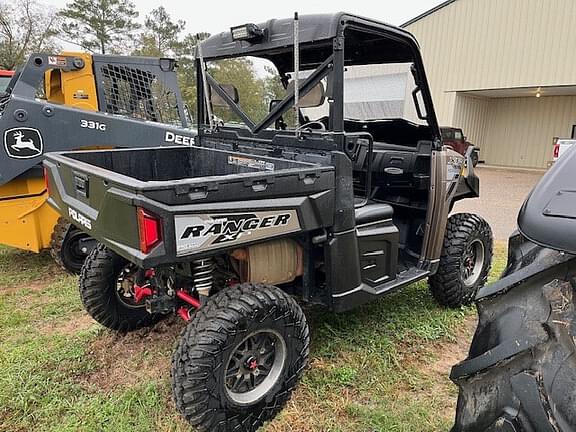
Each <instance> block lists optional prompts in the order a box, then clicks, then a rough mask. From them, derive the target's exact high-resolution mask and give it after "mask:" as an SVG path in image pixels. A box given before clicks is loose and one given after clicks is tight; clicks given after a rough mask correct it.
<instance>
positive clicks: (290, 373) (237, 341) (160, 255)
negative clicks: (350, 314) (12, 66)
mask: <svg viewBox="0 0 576 432" xmlns="http://www.w3.org/2000/svg"><path fill="white" fill-rule="evenodd" d="M196 67H197V77H198V81H197V88H198V95H197V96H198V97H197V100H198V123H199V126H198V127H199V129H198V137H197V139H196V141H195V144H194V145H193V146H191V147H188V148H185V147H181V148H157V149H136V150H130V149H128V150H107V151H96V152H67V153H59V154H50V155H49V156H48V157H47V159H46V161H45V167H46V170H47V173H48V182H49V185H50V191H51V192H50V193H51V195H50V203H51V204H52V205H53V206H54V208H56V209H57V210H58V211H59V212H60V213H61V214H63V215H65V216H67V215H69V214H70V213H69V212H76V213H73V214H77V215H82V217H83V218H85V221H86V223H84V224H83V225H82V226H80V228H81V229H82V230H83V231H85V232H86V233H88V234H89V235H91V236H93V237H94V238H96V239H97V240H98V241H99V242H101V245H100V246H98V247H97V248H96V249H95V250H94V251H93V252H92V253H91V255H90V256H89V258H88V259H87V261H86V263H85V264H84V269H83V272H82V276H81V281H80V287H81V288H80V291H81V295H82V299H83V301H84V304H85V306H86V309H87V310H88V312H89V313H90V314H91V315H92V316H93V317H94V318H95V319H96V320H98V321H99V322H100V323H102V324H103V325H105V326H107V327H109V328H112V329H116V330H122V331H125V330H133V329H136V328H139V327H142V326H147V325H151V324H153V323H154V322H156V321H157V320H159V319H161V318H162V317H163V316H165V315H166V314H169V313H174V312H176V313H178V314H179V315H180V316H181V317H182V318H184V319H185V320H187V321H189V322H190V324H189V325H188V327H187V329H186V331H185V332H184V333H183V334H182V338H181V340H180V343H179V346H178V348H177V350H176V353H175V355H174V357H173V359H174V360H173V361H174V364H173V389H174V397H175V400H176V405H177V407H178V409H179V410H180V411H181V413H182V414H183V416H184V417H185V418H186V419H187V420H188V421H189V422H190V423H191V424H193V425H194V426H195V427H197V428H199V429H200V430H205V431H208V430H210V431H212V430H222V431H227V430H237V429H242V430H255V429H257V428H258V427H259V426H260V425H262V424H263V422H265V421H266V420H268V419H270V418H272V417H273V416H274V415H275V414H276V413H277V412H278V411H279V410H280V409H281V408H282V406H283V405H284V404H285V402H286V400H287V399H288V397H289V396H290V393H291V392H292V390H293V389H294V386H295V384H296V382H297V381H298V380H299V378H300V377H301V375H302V373H303V372H304V370H305V367H306V364H307V360H308V346H309V341H310V339H309V329H308V325H307V323H306V319H305V317H304V315H303V313H302V310H301V309H300V306H299V305H298V303H296V301H295V299H298V300H300V301H301V302H305V303H312V304H317V305H321V306H324V307H326V308H329V309H331V310H334V311H345V310H348V309H351V308H353V307H355V306H358V305H361V304H363V303H366V302H370V301H374V300H377V299H379V298H380V297H382V296H384V295H385V294H388V293H390V292H393V291H394V290H396V289H399V288H401V287H404V286H406V285H409V284H411V283H413V282H416V281H419V280H422V279H425V278H429V280H430V286H431V289H432V294H433V295H434V296H435V297H436V299H438V301H439V302H440V303H442V304H444V305H448V306H459V305H461V304H466V303H469V302H470V301H471V300H472V298H473V297H474V294H475V292H476V291H477V290H478V288H479V287H481V286H482V285H483V284H484V283H485V281H486V278H487V275H488V270H489V268H490V262H491V256H492V237H491V230H490V227H489V226H488V225H487V224H486V222H484V221H483V220H482V219H481V218H480V217H478V216H476V215H472V214H457V215H454V216H451V217H448V215H449V212H450V209H451V208H452V205H453V204H454V202H455V201H456V200H459V199H463V198H467V197H476V196H478V193H479V184H478V178H477V177H476V176H475V175H474V171H473V164H472V163H471V162H470V160H469V161H468V164H466V163H465V158H464V157H463V156H462V155H460V154H458V153H456V152H454V151H452V150H449V149H446V148H443V147H442V145H441V138H440V131H439V128H438V124H437V120H436V115H435V113H434V107H433V104H432V100H431V98H430V90H429V87H428V83H427V81H426V74H425V71H424V67H423V64H422V58H421V56H420V52H419V49H418V45H417V42H416V40H415V39H414V38H413V37H412V36H411V35H410V34H409V33H407V32H406V31H404V30H402V29H399V28H395V27H392V26H389V25H385V24H382V23H379V22H376V21H373V20H369V19H365V18H360V17H357V16H353V15H349V14H344V13H340V14H335V15H310V16H303V17H300V18H298V17H296V18H295V19H294V20H292V19H283V20H270V21H268V22H267V24H261V25H255V24H248V25H242V26H238V27H235V28H233V29H232V30H231V31H226V32H224V33H221V34H218V35H215V36H212V37H210V38H209V39H207V40H205V41H204V42H202V43H201V44H200V45H199V47H198V51H197V55H196ZM226 68H234V70H242V71H245V72H246V71H248V73H250V72H251V73H252V78H251V79H252V80H253V81H252V82H256V83H258V82H260V83H261V84H262V81H259V80H263V84H264V87H265V88H266V92H265V93H260V95H261V99H256V100H255V98H254V94H255V88H262V87H258V86H254V85H250V82H248V81H249V80H248V79H247V78H246V73H243V74H240V73H238V74H233V75H232V76H230V74H223V73H221V72H222V71H223V70H226ZM257 70H265V71H267V74H268V75H267V76H266V77H261V76H260V74H259V73H258V72H257ZM218 76H228V77H229V79H231V80H232V81H219V80H218V79H217V77H218ZM234 77H237V81H236V82H234V81H233V80H234ZM467 157H468V159H470V154H468V155H467ZM86 191H89V192H88V193H86ZM198 308H200V310H201V312H198V313H196V310H197V309H198Z"/></svg>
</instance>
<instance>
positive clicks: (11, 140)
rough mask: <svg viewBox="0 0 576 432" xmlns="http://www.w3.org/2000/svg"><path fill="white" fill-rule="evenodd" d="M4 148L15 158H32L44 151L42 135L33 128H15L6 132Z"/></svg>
mask: <svg viewBox="0 0 576 432" xmlns="http://www.w3.org/2000/svg"><path fill="white" fill-rule="evenodd" d="M4 148H5V149H6V153H8V156H10V157H11V158H14V159H32V158H35V157H37V156H40V155H41V154H42V152H43V151H44V143H43V142H42V135H40V132H38V131H37V130H36V129H32V128H24V127H22V128H13V129H8V130H6V131H5V132H4Z"/></svg>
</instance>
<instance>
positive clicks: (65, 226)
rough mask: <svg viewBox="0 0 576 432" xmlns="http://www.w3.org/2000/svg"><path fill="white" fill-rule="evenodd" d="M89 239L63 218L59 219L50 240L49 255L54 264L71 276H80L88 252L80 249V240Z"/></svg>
mask: <svg viewBox="0 0 576 432" xmlns="http://www.w3.org/2000/svg"><path fill="white" fill-rule="evenodd" d="M88 237H90V236H89V235H88V234H86V233H84V232H82V231H80V230H79V229H78V228H76V227H75V226H74V225H72V224H71V223H70V222H68V221H67V220H66V219H64V218H59V219H58V222H57V223H56V226H55V227H54V231H52V238H51V240H50V255H52V258H53V259H54V261H56V264H58V265H59V266H60V267H62V268H63V269H64V270H65V271H67V272H69V273H72V274H80V270H82V265H83V264H84V260H85V259H86V257H87V256H88V251H86V250H83V249H82V240H85V239H87V238H88Z"/></svg>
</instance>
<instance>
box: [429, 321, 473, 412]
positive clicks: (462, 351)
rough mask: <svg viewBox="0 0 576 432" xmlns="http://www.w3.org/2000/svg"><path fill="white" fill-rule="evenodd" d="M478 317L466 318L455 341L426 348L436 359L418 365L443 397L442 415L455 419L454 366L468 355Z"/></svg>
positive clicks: (437, 393)
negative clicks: (451, 379) (452, 372)
mask: <svg viewBox="0 0 576 432" xmlns="http://www.w3.org/2000/svg"><path fill="white" fill-rule="evenodd" d="M476 325H477V317H476V314H473V315H471V316H469V317H467V318H466V320H465V321H464V322H463V323H462V326H461V327H460V328H459V329H458V330H457V332H456V334H455V335H454V340H453V341H443V342H440V343H437V344H434V345H432V346H431V347H429V348H427V349H426V351H425V352H426V353H427V354H428V355H426V354H425V356H426V357H428V358H430V357H429V356H430V355H432V356H433V357H435V358H436V359H435V360H434V361H431V362H430V361H424V362H422V363H421V364H420V365H419V366H418V367H419V370H420V371H421V372H422V373H423V374H424V375H426V376H428V377H429V378H430V380H431V381H432V382H434V383H436V384H435V386H434V393H435V394H436V396H437V397H438V396H440V397H441V398H442V402H443V403H442V405H443V407H442V412H441V414H442V416H443V417H444V418H446V419H453V418H454V413H455V410H456V400H457V397H456V391H457V389H456V386H455V385H454V383H452V381H450V378H449V377H450V371H451V369H452V366H454V365H455V364H457V363H460V362H461V361H462V360H465V359H466V357H468V350H469V348H470V342H471V341H472V336H473V335H474V331H475V330H476Z"/></svg>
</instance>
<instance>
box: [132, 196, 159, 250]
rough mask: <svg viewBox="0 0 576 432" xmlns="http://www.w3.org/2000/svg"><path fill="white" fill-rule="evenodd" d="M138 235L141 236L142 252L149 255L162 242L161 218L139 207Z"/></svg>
mask: <svg viewBox="0 0 576 432" xmlns="http://www.w3.org/2000/svg"><path fill="white" fill-rule="evenodd" d="M138 233H139V235H140V250H141V251H142V252H143V253H145V254H147V253H149V252H150V251H151V250H152V248H153V247H154V246H156V245H157V244H158V243H160V241H161V240H162V223H161V221H160V218H159V217H158V216H156V215H154V214H152V213H150V212H148V211H146V210H144V209H143V208H141V207H138Z"/></svg>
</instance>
